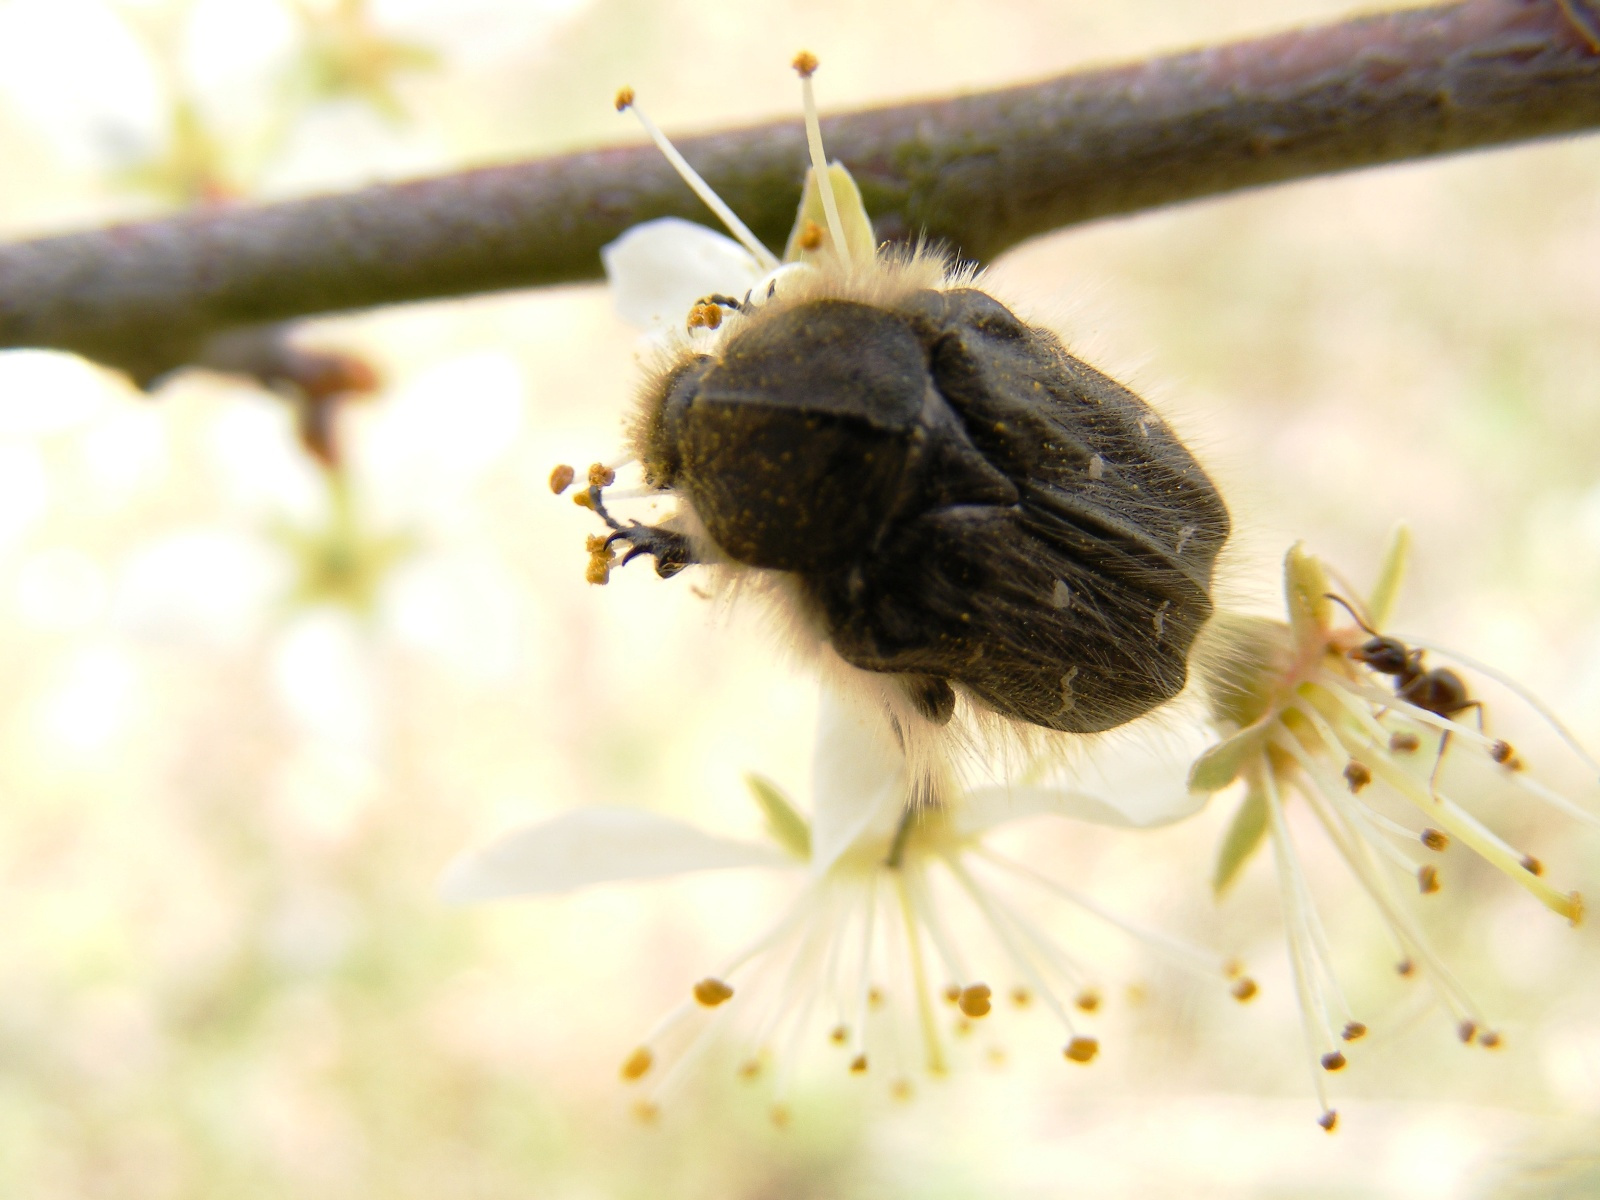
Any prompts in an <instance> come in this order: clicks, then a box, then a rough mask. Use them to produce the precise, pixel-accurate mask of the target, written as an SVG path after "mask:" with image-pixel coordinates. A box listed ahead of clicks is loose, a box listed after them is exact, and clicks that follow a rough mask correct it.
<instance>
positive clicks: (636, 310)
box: [600, 217, 762, 329]
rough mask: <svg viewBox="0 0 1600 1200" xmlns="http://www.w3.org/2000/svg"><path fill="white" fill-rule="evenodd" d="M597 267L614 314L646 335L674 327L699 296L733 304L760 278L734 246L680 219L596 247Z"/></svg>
mask: <svg viewBox="0 0 1600 1200" xmlns="http://www.w3.org/2000/svg"><path fill="white" fill-rule="evenodd" d="M600 261H601V262H602V263H604V264H605V269H606V279H607V280H608V281H609V283H610V285H611V299H612V302H613V303H614V304H615V305H616V306H617V314H618V315H619V316H620V317H621V318H622V319H623V320H624V321H627V322H628V323H629V324H630V325H638V326H641V327H642V328H645V329H648V328H650V327H651V326H652V325H661V324H667V325H677V324H678V323H680V322H681V321H682V320H683V319H684V317H685V316H687V315H688V312H689V308H690V306H691V305H692V304H694V302H695V301H696V300H699V299H700V298H702V297H704V296H710V295H713V294H716V293H721V294H723V295H727V296H733V297H734V298H735V299H737V298H739V297H741V296H743V295H744V294H745V292H747V291H749V290H750V289H751V288H752V287H753V286H755V283H756V281H757V280H758V279H760V278H761V273H762V272H761V266H760V264H759V263H757V262H756V260H755V259H754V258H752V257H751V256H750V253H749V251H747V250H746V249H745V248H744V247H743V246H741V245H739V243H738V242H736V241H734V240H733V239H732V238H728V237H723V236H722V234H720V233H715V232H713V231H712V230H710V229H707V228H706V227H705V226H704V225H696V224H695V223H694V222H693V221H685V220H683V219H682V218H680V217H662V218H660V219H659V220H656V221H646V222H645V223H644V224H642V225H635V226H634V227H633V228H632V229H630V230H628V232H627V233H625V234H623V235H622V236H621V237H619V238H618V239H617V240H616V241H614V242H612V243H611V244H610V245H607V246H602V247H601V249H600Z"/></svg>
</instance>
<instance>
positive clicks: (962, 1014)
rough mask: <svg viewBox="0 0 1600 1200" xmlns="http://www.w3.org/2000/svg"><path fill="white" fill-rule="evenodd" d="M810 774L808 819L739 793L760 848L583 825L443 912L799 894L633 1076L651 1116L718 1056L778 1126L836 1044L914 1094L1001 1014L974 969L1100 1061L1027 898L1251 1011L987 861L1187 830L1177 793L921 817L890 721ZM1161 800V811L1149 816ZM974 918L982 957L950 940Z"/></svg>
mask: <svg viewBox="0 0 1600 1200" xmlns="http://www.w3.org/2000/svg"><path fill="white" fill-rule="evenodd" d="M813 775H814V779H813V795H812V804H811V810H810V816H809V819H807V817H805V816H802V815H801V813H800V812H799V811H797V810H796V808H795V807H794V806H793V805H792V804H791V803H790V802H789V801H788V799H787V798H786V797H785V796H784V794H783V793H782V792H781V791H780V790H779V789H778V788H777V787H776V786H774V785H773V784H771V783H769V782H767V781H765V780H762V779H759V778H756V777H750V780H749V782H750V785H751V790H752V792H753V794H754V796H755V798H756V800H757V802H758V803H759V804H760V806H761V808H762V810H763V812H764V814H765V817H766V823H767V828H768V832H769V834H770V844H765V845H764V844H759V843H752V842H743V841H736V840H732V839H728V838H723V837H718V836H714V835H712V834H709V833H706V832H703V831H701V830H699V829H696V828H694V827H693V826H691V825H687V824H685V823H682V822H679V821H676V820H673V819H670V818H667V817H664V816H660V815H657V814H652V813H646V812H642V811H631V810H622V809H610V808H604V809H603V808H592V809H580V810H576V811H574V812H570V813H567V814H565V815H563V816H560V817H557V818H555V819H554V820H551V821H547V822H545V823H543V824H540V825H535V826H533V827H531V828H526V829H522V830H519V831H516V832H513V833H511V834H510V835H508V836H507V837H505V838H503V839H502V840H500V841H498V842H496V843H494V844H492V845H490V846H488V847H486V848H484V849H481V850H477V851H474V852H471V853H469V854H467V855H465V856H464V857H462V858H461V859H460V860H458V861H457V862H456V863H455V864H454V865H453V866H452V867H451V868H450V869H449V871H448V872H447V874H446V877H445V881H444V884H443V890H444V894H445V895H446V897H447V898H449V899H452V900H457V901H475V900H485V899H496V898H501V897H507V896H513V895H527V896H532V895H550V894H556V893H562V892H568V891H571V890H574V889H576V888H580V887H584V886H588V885H591V884H599V883H611V882H618V881H622V880H644V879H654V878H659V877H662V876H666V875H672V874H682V873H687V872H693V871H704V870H714V869H720V868H734V867H769V868H776V869H779V870H785V871H787V872H788V873H790V874H791V875H793V876H794V877H795V879H796V884H797V888H796V892H795V894H794V897H793V899H792V900H791V901H790V902H789V903H788V904H787V906H786V907H785V908H784V909H783V911H782V912H781V913H780V914H779V915H778V916H777V917H776V919H774V920H773V921H772V922H771V923H770V924H769V925H768V926H767V927H766V929H765V930H764V931H763V932H762V933H761V934H760V935H759V936H757V937H756V938H755V939H754V940H753V941H752V942H751V943H750V944H749V945H747V946H745V947H744V948H743V949H741V950H739V951H738V952H737V953H735V954H734V955H732V956H731V957H730V958H729V959H728V960H726V961H725V962H723V963H721V964H719V965H718V966H717V967H716V968H715V969H714V970H712V971H710V972H709V973H706V974H702V975H699V977H698V982H695V983H694V984H693V985H692V986H691V987H688V988H686V993H687V994H686V995H685V997H684V1000H683V1002H682V1003H681V1004H680V1005H678V1006H677V1007H676V1008H674V1009H673V1010H672V1011H671V1012H669V1013H668V1014H666V1015H665V1016H664V1017H663V1018H662V1019H661V1020H660V1021H659V1022H658V1023H657V1024H656V1026H655V1028H654V1029H652V1030H651V1031H650V1032H649V1033H648V1034H647V1035H646V1036H645V1037H644V1039H643V1040H642V1041H640V1043H639V1044H638V1046H637V1047H636V1048H635V1050H634V1051H633V1052H632V1053H631V1054H630V1055H629V1056H628V1057H627V1058H626V1061H625V1062H624V1064H623V1067H622V1076H623V1078H624V1079H625V1080H628V1081H629V1082H638V1083H639V1084H640V1086H641V1087H642V1088H644V1089H645V1091H646V1095H645V1098H644V1099H643V1100H642V1101H641V1102H640V1105H639V1108H640V1111H641V1112H642V1113H644V1114H646V1115H651V1114H654V1113H655V1112H656V1111H658V1108H659V1106H660V1104H661V1103H662V1101H663V1100H664V1099H665V1097H666V1096H667V1095H668V1094H669V1093H670V1092H671V1091H672V1090H673V1089H674V1088H675V1087H676V1086H678V1085H679V1084H681V1083H682V1081H683V1080H684V1079H685V1078H686V1076H687V1074H688V1073H689V1071H690V1069H691V1067H692V1066H693V1064H695V1063H696V1062H697V1061H699V1060H700V1059H701V1058H702V1057H703V1056H704V1055H705V1053H706V1051H707V1050H708V1049H709V1048H710V1047H711V1046H713V1045H715V1044H716V1042H717V1041H718V1040H719V1039H720V1038H723V1037H728V1038H731V1039H733V1040H734V1041H735V1042H736V1043H737V1044H738V1045H739V1047H740V1049H739V1053H738V1055H737V1058H738V1061H739V1062H740V1064H741V1066H740V1068H739V1070H740V1073H741V1074H743V1075H746V1076H750V1077H755V1076H760V1075H767V1074H769V1073H770V1074H771V1075H772V1076H773V1078H774V1082H773V1085H772V1088H771V1091H770V1097H771V1105H772V1109H771V1111H772V1115H773V1117H774V1119H775V1120H777V1121H779V1122H780V1123H781V1122H782V1121H783V1120H785V1119H787V1111H788V1110H787V1108H786V1103H785V1097H786V1095H787V1093H788V1088H789V1084H790V1081H791V1079H792V1077H793V1074H794V1071H795V1069H796V1068H797V1067H798V1065H799V1064H800V1062H801V1060H802V1059H803V1058H804V1057H805V1054H804V1052H805V1050H806V1048H807V1047H808V1046H817V1047H824V1046H827V1045H828V1044H830V1043H831V1044H832V1045H833V1046H834V1047H835V1053H836V1054H837V1060H838V1064H839V1067H840V1069H844V1070H848V1071H851V1072H855V1073H864V1072H867V1071H869V1070H871V1071H873V1072H875V1073H879V1074H882V1075H885V1076H887V1078H888V1079H889V1087H890V1091H891V1094H894V1095H896V1096H903V1095H906V1094H908V1093H909V1090H910V1088H911V1082H910V1075H911V1073H912V1070H913V1069H914V1067H915V1066H917V1065H920V1067H921V1068H922V1069H923V1070H926V1071H927V1072H929V1073H931V1074H934V1075H939V1074H943V1073H944V1072H945V1071H946V1070H948V1069H949V1066H950V1064H951V1047H952V1039H953V1038H956V1037H959V1036H961V1035H962V1034H964V1033H966V1032H970V1030H971V1029H972V1027H973V1023H974V1022H975V1021H979V1020H982V1019H983V1018H984V1017H986V1016H987V1015H988V1013H989V1012H990V1010H991V1007H992V1006H993V1004H994V1003H995V1001H994V999H993V997H994V995H995V991H994V989H993V988H992V987H991V983H990V982H987V981H986V978H988V977H986V976H985V975H984V974H982V973H981V972H979V971H977V970H975V969H974V967H973V966H972V965H971V964H973V963H976V962H978V961H980V960H981V961H983V962H986V963H994V964H996V965H997V966H998V968H999V969H1000V970H1002V971H1004V972H1006V973H1007V975H1008V977H1009V978H1011V979H1014V980H1015V981H1016V986H1015V987H1014V988H1013V989H1012V990H1013V991H1014V992H1015V994H1016V995H1017V997H1018V998H1019V1002H1030V1003H1031V1002H1032V1001H1033V1000H1037V1001H1038V1002H1039V1003H1040V1004H1041V1005H1042V1006H1043V1007H1044V1008H1045V1009H1046V1010H1047V1011H1049V1012H1050V1013H1051V1014H1052V1015H1053V1017H1054V1018H1055V1020H1056V1021H1057V1022H1058V1023H1059V1025H1060V1029H1061V1039H1062V1042H1061V1044H1062V1053H1063V1055H1064V1057H1065V1058H1066V1059H1067V1060H1069V1061H1071V1062H1075V1063H1087V1062H1089V1061H1090V1060H1092V1059H1093V1058H1094V1057H1095V1054H1096V1052H1097V1050H1098V1045H1099V1043H1098V1041H1097V1039H1096V1038H1095V1037H1094V1036H1093V1035H1092V1034H1091V1033H1089V1032H1087V1030H1086V1028H1085V1026H1086V1023H1087V1021H1088V1020H1089V1019H1090V1017H1091V1014H1092V1013H1093V1012H1094V1011H1095V1010H1096V1009H1097V1008H1098V1007H1099V1004H1100V991H1099V988H1098V985H1097V983H1096V981H1095V979H1094V977H1093V974H1092V973H1091V972H1090V971H1089V970H1088V969H1087V968H1085V967H1084V966H1082V965H1081V964H1080V963H1078V962H1077V961H1075V960H1074V959H1073V957H1072V956H1071V955H1070V954H1069V953H1068V951H1067V950H1066V949H1064V948H1063V947H1062V946H1061V945H1059V944H1058V942H1057V940H1056V939H1055V938H1054V937H1052V935H1051V934H1050V933H1049V932H1048V931H1047V930H1046V929H1045V928H1044V926H1043V925H1041V924H1040V923H1039V922H1038V921H1037V920H1035V919H1034V918H1032V917H1031V916H1029V915H1028V914H1027V913H1026V912H1025V911H1024V910H1023V909H1022V908H1021V907H1019V906H1018V905H1017V904H1015V903H1014V902H1013V901H1012V900H1011V899H1010V898H1009V895H1008V893H1009V891H1010V890H1012V889H1014V888H1016V887H1019V886H1020V887H1025V888H1034V889H1038V890H1039V891H1040V892H1042V893H1044V894H1045V895H1047V896H1049V897H1052V898H1054V899H1055V900H1057V901H1062V902H1065V903H1066V904H1068V905H1071V906H1074V907H1076V908H1078V909H1080V910H1083V911H1086V912H1088V913H1091V914H1093V915H1095V916H1096V917H1099V918H1101V919H1103V920H1105V921H1109V922H1110V923H1112V924H1113V925H1116V926H1118V927H1119V928H1121V929H1123V930H1124V931H1126V932H1127V933H1129V934H1131V935H1133V936H1135V937H1137V938H1139V939H1140V940H1142V941H1143V942H1145V943H1147V944H1148V945H1150V946H1152V947H1154V948H1155V949H1156V950H1157V952H1158V953H1160V954H1162V955H1163V956H1165V957H1166V958H1168V959H1169V960H1171V961H1172V962H1174V963H1175V964H1177V965H1179V966H1181V967H1184V968H1187V969H1190V970H1193V971H1195V972H1198V973H1200V974H1202V975H1204V976H1207V977H1209V978H1212V979H1213V980H1216V981H1219V982H1227V983H1229V984H1230V986H1231V987H1232V989H1233V992H1234V995H1235V996H1236V997H1237V998H1239V999H1241V1000H1247V999H1249V998H1250V997H1251V996H1252V995H1254V993H1255V985H1254V984H1253V983H1252V982H1251V981H1250V980H1249V979H1248V978H1247V977H1245V976H1243V975H1242V974H1241V972H1240V970H1239V968H1238V967H1237V965H1235V964H1231V963H1229V962H1226V961H1224V960H1223V959H1222V958H1221V957H1220V956H1217V955H1213V954H1210V953H1207V952H1205V951H1202V950H1199V949H1197V948H1194V947H1191V946H1188V945H1186V944H1184V943H1181V942H1179V941H1177V940H1176V939H1173V938H1170V937H1166V936H1164V935H1162V934H1159V933H1155V932H1153V931H1149V930H1144V929H1142V928H1139V927H1137V926H1135V925H1133V924H1132V923H1130V922H1128V921H1125V920H1123V919H1121V918H1120V917H1118V916H1116V915H1115V914H1113V913H1111V912H1109V911H1107V910H1106V909H1105V908H1103V907H1102V906H1100V905H1099V904H1097V903H1096V902H1095V901H1094V900H1092V899H1090V898H1089V897H1087V896H1083V895H1080V894H1078V893H1076V892H1074V891H1073V890H1071V889H1069V888H1067V887H1065V886H1063V885H1062V884H1060V883H1058V882H1056V881H1054V880H1052V879H1050V878H1049V877H1048V876H1046V875H1043V874H1041V873H1039V872H1037V871H1035V870H1033V869H1032V868H1031V867H1028V866H1026V865H1025V864H1023V863H1021V862H1017V861H1014V860H1012V859H1009V858H1006V857H1003V856H1002V855H1000V854H999V853H997V852H996V851H995V850H993V849H992V848H991V847H989V846H987V845H986V844H985V838H986V836H987V835H988V834H989V833H990V832H991V831H992V830H994V829H995V828H997V827H998V826H1000V825H1002V824H1005V823H1007V822H1010V821H1018V820H1022V819H1025V818H1030V817H1058V818H1060V817H1066V818H1072V819H1076V820H1085V821H1092V822H1097V823H1106V824H1114V825H1121V826H1127V827H1144V826H1151V825H1157V824H1162V823H1166V822H1169V821H1173V820H1178V819H1180V818H1182V817H1185V816H1188V815H1190V814H1191V813H1192V812H1193V811H1194V810H1195V808H1196V806H1197V804H1198V803H1199V798H1198V797H1192V796H1189V795H1187V794H1185V793H1183V791H1182V789H1181V788H1178V789H1167V790H1166V791H1165V792H1163V790H1162V789H1159V788H1150V787H1139V788H1131V789H1128V790H1127V792H1126V793H1121V792H1119V793H1118V797H1119V798H1112V799H1107V798H1104V797H1097V796H1093V795H1089V794H1087V793H1085V792H1081V791H1076V790H1071V789H1067V788H1059V787H1045V786H1025V785H1016V786H990V787H979V788H971V789H968V790H967V791H966V792H965V793H964V794H963V795H962V796H961V797H960V799H959V801H958V802H957V803H955V804H952V805H951V806H950V807H949V808H948V809H945V810H927V809H922V810H919V809H916V808H914V807H911V806H909V805H908V802H907V798H908V795H909V792H908V780H907V772H906V767H905V758H904V755H903V754H902V753H901V751H900V750H899V748H898V747H897V746H896V745H895V744H894V743H893V740H892V738H891V737H890V736H889V734H888V732H887V728H886V726H885V724H884V722H883V721H882V720H881V718H877V717H875V716H867V715H863V714H857V713H855V712H853V711H851V710H849V709H846V708H844V707H843V706H840V705H835V704H825V705H824V708H823V713H822V718H821V728H820V730H819V736H818V741H817V749H816V757H815V769H814V772H813ZM1124 794H1125V795H1126V800H1123V799H1121V798H1120V797H1121V796H1122V795H1124ZM1162 795H1165V796H1167V797H1168V798H1169V799H1168V801H1167V802H1165V803H1156V802H1153V801H1152V799H1151V798H1152V797H1153V796H1162ZM961 907H964V908H966V909H967V910H968V911H967V913H966V914H965V915H964V916H963V915H962V914H959V913H958V912H957V911H956V910H957V909H958V908H961ZM958 916H962V917H963V923H962V924H960V925H958V923H957V921H956V920H955V919H953V918H956V917H958ZM969 917H970V918H975V927H976V928H977V929H981V930H983V931H985V933H986V934H987V938H988V939H992V940H989V941H988V944H985V945H976V944H974V941H973V938H972V937H971V936H968V937H966V938H963V937H962V936H960V935H959V933H958V930H959V929H962V928H966V927H967V925H966V923H965V920H966V918H969Z"/></svg>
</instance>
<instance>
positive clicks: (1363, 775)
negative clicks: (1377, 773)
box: [1344, 758, 1372, 792]
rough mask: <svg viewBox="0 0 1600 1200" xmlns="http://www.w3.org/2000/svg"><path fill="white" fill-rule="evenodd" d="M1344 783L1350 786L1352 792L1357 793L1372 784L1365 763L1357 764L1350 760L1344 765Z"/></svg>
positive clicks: (1370, 775)
mask: <svg viewBox="0 0 1600 1200" xmlns="http://www.w3.org/2000/svg"><path fill="white" fill-rule="evenodd" d="M1344 781H1345V782H1346V783H1348V784H1349V785H1350V790H1351V791H1352V792H1359V791H1360V790H1361V789H1362V788H1364V787H1366V786H1367V784H1369V783H1371V782H1372V772H1371V771H1369V770H1368V769H1367V766H1366V764H1365V763H1358V762H1357V761H1356V760H1355V759H1353V758H1352V759H1351V760H1350V761H1349V762H1347V763H1345V765H1344Z"/></svg>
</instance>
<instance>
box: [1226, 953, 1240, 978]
mask: <svg viewBox="0 0 1600 1200" xmlns="http://www.w3.org/2000/svg"><path fill="white" fill-rule="evenodd" d="M1222 973H1223V974H1224V975H1226V976H1227V977H1228V978H1229V979H1237V978H1239V976H1241V975H1243V974H1244V964H1243V963H1242V962H1240V961H1239V960H1238V959H1237V958H1230V959H1229V960H1228V961H1227V962H1225V963H1223V964H1222Z"/></svg>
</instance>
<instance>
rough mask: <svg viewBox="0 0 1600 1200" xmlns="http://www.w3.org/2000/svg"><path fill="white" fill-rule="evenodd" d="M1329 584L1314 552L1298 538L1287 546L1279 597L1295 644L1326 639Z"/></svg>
mask: <svg viewBox="0 0 1600 1200" xmlns="http://www.w3.org/2000/svg"><path fill="white" fill-rule="evenodd" d="M1331 587H1332V585H1331V584H1329V582H1328V573H1327V572H1326V571H1325V570H1323V567H1322V563H1321V562H1320V561H1318V559H1317V557H1316V556H1315V555H1314V554H1310V553H1308V552H1307V551H1306V550H1305V549H1304V548H1303V546H1302V545H1301V543H1299V542H1296V543H1295V544H1294V545H1293V546H1291V547H1289V553H1288V555H1287V557H1285V559H1284V561H1283V592H1284V596H1283V599H1284V603H1285V605H1286V606H1287V607H1288V609H1289V628H1290V629H1291V630H1293V631H1294V641H1295V645H1296V646H1298V647H1305V646H1308V645H1314V644H1321V643H1322V642H1325V641H1326V640H1327V629H1328V625H1329V624H1330V622H1331V620H1332V617H1333V613H1332V607H1333V602H1332V601H1331V600H1329V599H1328V593H1329V591H1330V590H1331Z"/></svg>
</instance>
